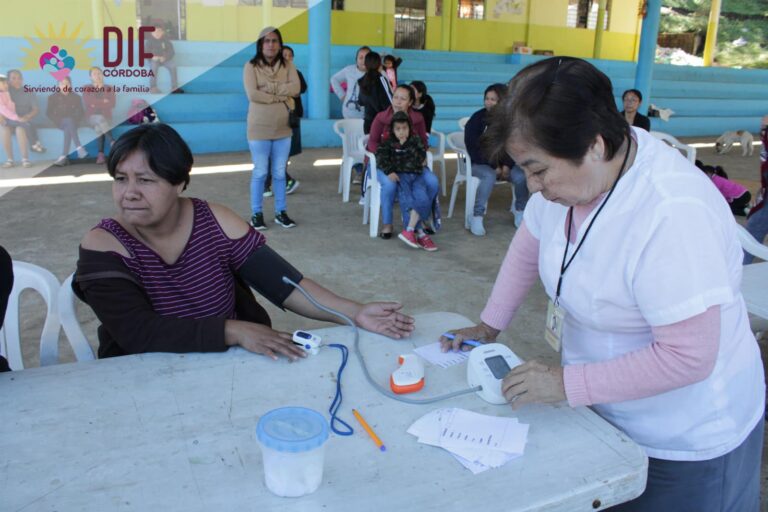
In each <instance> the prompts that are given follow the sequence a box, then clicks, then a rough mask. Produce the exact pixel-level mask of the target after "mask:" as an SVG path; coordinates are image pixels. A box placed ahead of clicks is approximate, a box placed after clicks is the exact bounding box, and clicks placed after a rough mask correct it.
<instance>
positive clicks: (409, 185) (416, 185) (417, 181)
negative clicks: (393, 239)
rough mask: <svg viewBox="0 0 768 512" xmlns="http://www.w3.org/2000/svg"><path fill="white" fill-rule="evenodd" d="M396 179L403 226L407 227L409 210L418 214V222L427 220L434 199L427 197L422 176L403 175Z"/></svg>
mask: <svg viewBox="0 0 768 512" xmlns="http://www.w3.org/2000/svg"><path fill="white" fill-rule="evenodd" d="M398 177H399V178H400V181H399V182H398V183H397V197H398V200H399V201H400V211H402V212H403V221H404V225H405V226H407V225H408V221H407V220H410V215H411V210H415V211H416V213H418V214H419V221H421V220H422V219H427V218H429V215H430V214H431V213H432V201H433V200H434V199H435V197H434V196H430V195H429V190H428V187H427V180H425V179H424V178H423V175H422V174H410V173H403V174H399V175H398ZM406 219H407V220H406ZM417 225H418V224H417Z"/></svg>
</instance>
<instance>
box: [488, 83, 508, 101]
mask: <svg viewBox="0 0 768 512" xmlns="http://www.w3.org/2000/svg"><path fill="white" fill-rule="evenodd" d="M491 91H493V92H495V93H496V96H498V97H499V101H501V100H503V99H504V96H506V95H507V86H506V85H504V84H502V83H498V82H497V83H495V84H491V85H489V86H488V87H486V88H485V92H483V98H485V95H486V94H488V93H489V92H491Z"/></svg>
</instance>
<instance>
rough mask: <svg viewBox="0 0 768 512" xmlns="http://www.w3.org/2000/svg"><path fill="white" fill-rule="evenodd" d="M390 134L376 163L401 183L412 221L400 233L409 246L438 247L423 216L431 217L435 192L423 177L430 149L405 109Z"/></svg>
mask: <svg viewBox="0 0 768 512" xmlns="http://www.w3.org/2000/svg"><path fill="white" fill-rule="evenodd" d="M389 134H390V135H389V137H388V138H387V139H386V140H384V142H382V143H381V144H380V145H379V147H378V149H377V150H376V163H377V166H378V168H379V169H381V170H382V171H383V172H384V173H385V174H386V175H387V177H388V178H389V179H390V180H392V181H393V182H395V183H397V184H398V186H397V193H398V200H399V201H400V208H401V209H402V210H403V211H404V212H407V213H409V218H408V225H407V226H406V227H405V229H403V231H402V233H400V235H399V236H398V238H399V239H400V240H402V241H403V242H405V244H406V245H408V246H409V247H413V248H414V249H418V248H422V249H424V250H425V251H429V252H432V251H436V250H437V246H436V245H435V243H434V242H433V241H432V239H431V238H429V235H427V234H426V233H425V232H424V228H423V224H422V222H421V221H422V220H425V219H427V218H428V217H429V215H430V211H431V208H432V202H433V201H434V199H435V198H434V196H433V197H430V195H429V192H428V191H427V184H426V182H425V181H424V178H423V172H424V165H425V164H426V156H427V151H426V149H424V143H423V142H422V141H421V138H420V137H419V136H418V135H416V134H414V133H413V131H412V127H411V119H410V118H409V117H408V114H406V113H405V112H395V114H394V115H393V116H392V124H391V125H390V129H389Z"/></svg>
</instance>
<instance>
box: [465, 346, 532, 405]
mask: <svg viewBox="0 0 768 512" xmlns="http://www.w3.org/2000/svg"><path fill="white" fill-rule="evenodd" d="M522 363H523V362H522V361H521V360H520V358H519V357H517V356H516V355H515V353H514V352H512V351H511V350H510V349H509V347H507V346H506V345H502V344H501V343H488V344H485V345H480V346H479V347H477V348H474V349H472V351H471V352H470V353H469V361H468V362H467V382H468V383H469V386H470V387H475V386H480V387H481V388H482V389H480V391H478V392H477V394H478V395H480V398H482V399H483V400H485V401H486V402H489V403H492V404H504V403H507V401H506V399H505V398H504V395H502V394H501V381H502V380H503V379H504V377H506V375H507V373H509V371H510V370H511V369H512V368H514V367H515V366H517V365H519V364H522Z"/></svg>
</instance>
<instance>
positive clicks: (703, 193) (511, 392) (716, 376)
mask: <svg viewBox="0 0 768 512" xmlns="http://www.w3.org/2000/svg"><path fill="white" fill-rule="evenodd" d="M485 141H486V143H487V147H488V149H489V152H490V153H491V154H492V155H493V156H494V157H497V156H498V155H499V154H501V153H502V152H506V153H508V154H509V156H510V157H512V158H513V159H514V160H515V162H516V163H517V164H518V165H519V166H520V167H522V169H523V170H524V171H525V174H526V178H527V184H528V188H529V190H530V192H531V194H532V196H531V198H530V199H529V201H528V203H527V204H526V207H525V211H524V220H523V222H522V224H521V226H520V228H519V229H518V230H517V231H516V233H515V235H514V237H513V239H512V243H511V244H510V247H509V250H508V252H507V255H506V257H505V259H504V261H503V263H502V265H501V269H500V270H499V274H498V276H497V278H496V283H495V285H494V287H493V291H492V292H491V296H490V298H489V299H488V302H487V304H486V306H485V309H484V310H483V311H482V313H481V315H480V319H481V322H480V323H479V324H477V325H476V326H474V327H469V328H465V329H460V330H457V331H455V332H454V339H453V340H449V339H448V338H446V337H443V338H441V342H442V344H443V349H444V350H448V349H454V350H455V349H459V348H460V347H462V342H463V341H465V340H467V339H474V340H479V341H482V342H493V341H495V340H496V339H497V337H498V336H499V334H500V333H501V332H502V331H503V330H504V329H506V328H507V327H508V325H509V324H510V322H511V321H512V320H513V319H514V317H515V313H516V312H517V310H518V308H519V307H520V305H521V304H522V303H523V300H524V299H525V296H526V294H527V292H528V290H529V289H530V288H531V286H532V285H533V284H534V282H535V281H536V280H537V278H539V279H541V282H542V284H543V287H544V290H545V292H546V294H547V295H548V297H549V299H550V303H549V307H548V309H547V315H546V316H545V318H543V319H542V322H541V323H542V334H543V337H544V338H545V340H546V341H548V342H549V344H550V345H551V346H552V348H553V349H555V350H557V351H558V352H559V353H560V361H561V362H560V364H557V365H548V364H544V363H542V362H539V361H536V360H533V361H528V362H525V363H523V364H521V365H519V366H517V367H515V368H513V369H512V370H511V371H509V372H508V374H507V375H506V376H505V377H504V379H503V380H502V383H501V390H502V392H503V393H504V396H505V398H506V399H507V400H508V401H509V402H510V403H511V404H512V405H513V407H515V408H518V407H523V406H526V405H527V404H533V403H540V404H555V403H560V402H563V401H567V404H568V405H569V406H571V407H582V406H590V407H591V408H592V409H593V410H594V411H595V412H596V413H597V414H599V415H600V416H602V417H603V418H604V419H606V420H607V421H608V422H610V423H611V424H612V425H614V426H615V427H616V428H618V429H620V430H622V431H623V432H624V433H626V434H627V436H629V437H630V438H631V439H632V440H633V441H634V442H635V443H637V444H638V445H640V447H641V448H642V449H643V450H644V451H645V453H646V454H647V455H648V458H649V462H648V478H647V484H646V488H645V491H644V492H643V493H642V494H641V495H640V496H639V497H637V498H636V499H634V500H632V501H630V502H628V503H625V504H621V505H618V506H616V507H614V508H612V509H611V510H615V511H635V512H636V511H640V512H655V511H659V510H675V511H676V510H695V511H704V510H706V511H736V510H738V511H740V512H742V511H749V512H757V511H758V510H759V508H760V465H761V464H760V463H761V461H760V458H761V454H762V442H763V428H764V414H765V409H764V407H765V378H764V374H763V366H762V361H761V358H760V350H759V348H758V346H757V342H756V341H755V337H754V335H753V334H752V331H751V330H750V327H749V320H748V315H747V310H746V306H745V303H744V300H743V298H742V296H741V291H740V288H741V267H742V249H741V244H740V243H739V240H738V234H737V230H736V222H735V220H734V218H733V216H732V215H731V214H730V210H729V209H728V207H727V205H726V203H725V202H724V201H723V200H722V199H721V198H720V193H719V192H718V191H717V190H716V189H715V187H712V185H711V182H710V180H709V179H708V178H707V177H706V176H705V175H704V174H702V173H701V172H700V171H699V170H698V169H696V167H695V166H694V165H693V164H691V163H690V162H688V161H687V160H686V159H685V158H684V157H683V156H682V155H681V154H680V153H679V152H678V151H677V150H675V149H673V148H671V147H669V146H667V145H666V144H664V143H663V142H661V141H658V140H657V139H655V138H654V137H652V136H651V135H650V134H649V133H648V132H646V131H645V130H642V129H637V128H633V127H630V126H629V124H628V123H627V121H626V119H625V118H624V117H623V116H622V115H621V114H620V113H619V112H618V110H617V108H616V103H615V101H614V96H613V86H612V84H611V81H610V79H609V78H608V77H607V76H606V75H605V74H603V73H602V72H601V71H599V70H598V69H597V68H595V67H594V66H593V65H592V64H590V63H588V62H586V61H584V60H581V59H576V58H569V57H554V58H550V59H545V60H541V61H538V62H536V63H534V64H531V65H530V66H528V67H526V68H524V69H523V70H521V71H520V72H519V73H518V74H517V75H516V76H515V78H514V79H513V80H512V81H511V82H510V85H509V92H508V94H507V96H506V97H505V99H504V100H503V101H502V102H500V103H499V105H498V106H497V108H496V109H494V111H493V114H492V116H491V119H490V123H489V126H488V129H487V131H486V134H485ZM555 320H556V322H555ZM555 324H556V325H555ZM523 355H524V354H523ZM606 505H608V504H606ZM609 505H614V503H610V504H609Z"/></svg>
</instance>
